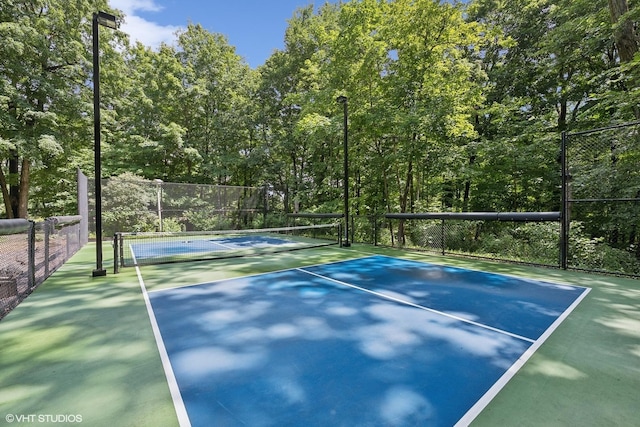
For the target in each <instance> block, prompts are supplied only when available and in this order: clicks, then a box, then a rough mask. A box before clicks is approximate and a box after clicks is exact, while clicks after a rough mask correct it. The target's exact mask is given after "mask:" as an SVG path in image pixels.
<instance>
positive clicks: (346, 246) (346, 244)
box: [342, 241, 351, 248]
mask: <svg viewBox="0 0 640 427" xmlns="http://www.w3.org/2000/svg"><path fill="white" fill-rule="evenodd" d="M350 246H351V243H349V242H348V241H345V242H342V247H343V248H348V247H350Z"/></svg>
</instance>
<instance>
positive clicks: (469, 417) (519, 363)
mask: <svg viewBox="0 0 640 427" xmlns="http://www.w3.org/2000/svg"><path fill="white" fill-rule="evenodd" d="M590 291H591V289H590V288H585V290H584V292H582V294H581V295H580V296H579V297H578V298H577V299H576V300H575V301H574V302H573V304H571V305H570V306H569V307H568V308H567V309H566V310H565V311H564V313H562V315H561V316H560V317H558V318H557V319H556V321H555V322H553V323H552V324H551V326H549V328H548V329H547V330H546V331H545V332H544V333H543V334H542V335H540V338H538V339H537V340H536V341H535V342H534V343H533V345H532V346H531V347H529V348H528V349H527V351H525V352H524V353H522V356H520V358H518V360H516V361H515V362H514V364H513V365H511V367H510V368H509V369H508V370H507V371H506V372H505V373H504V374H503V375H502V376H501V377H500V379H498V381H496V383H495V384H494V385H493V386H492V387H491V388H490V389H489V390H487V392H486V393H485V394H484V395H483V396H482V397H481V398H480V399H479V400H478V401H477V402H476V404H475V405H473V406H472V407H471V409H469V410H468V411H467V413H466V414H464V416H463V417H462V418H460V420H459V421H458V422H457V423H456V424H455V426H454V427H464V426H468V425H469V424H471V422H472V421H473V420H474V419H475V418H476V417H477V416H478V415H479V414H480V412H482V411H483V410H484V408H486V407H487V405H488V404H489V402H491V400H493V398H494V397H496V395H497V394H498V393H499V392H500V390H502V388H503V387H504V386H505V385H507V383H508V382H509V380H511V378H513V376H514V375H515V374H516V373H517V372H518V371H519V370H520V369H521V368H522V367H523V366H524V364H525V363H526V362H527V361H528V360H529V358H531V356H533V354H534V353H535V352H536V351H537V350H538V348H540V346H541V345H542V344H543V343H544V342H545V341H546V340H547V338H549V336H551V334H552V333H553V332H554V331H555V330H556V329H557V328H558V326H560V324H561V323H562V322H563V321H564V320H565V319H566V318H567V317H568V316H569V314H571V312H572V311H573V310H574V309H575V308H576V307H577V306H578V304H580V302H581V301H582V300H583V299H584V298H585V297H586V296H587V294H588V293H589V292H590Z"/></svg>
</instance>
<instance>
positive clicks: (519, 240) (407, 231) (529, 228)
mask: <svg viewBox="0 0 640 427" xmlns="http://www.w3.org/2000/svg"><path fill="white" fill-rule="evenodd" d="M470 214H472V213H470ZM480 214H485V213H480ZM517 214H520V213H517ZM549 214H553V215H550V218H546V219H543V220H538V221H536V220H530V219H516V220H495V219H494V220H481V219H454V218H438V219H425V218H414V219H398V218H392V217H391V218H386V219H385V218H384V217H382V218H380V217H378V218H377V221H375V222H372V219H371V218H367V223H368V224H375V234H373V233H370V234H369V235H368V237H367V236H364V235H361V234H356V236H361V237H364V239H362V240H360V241H361V242H363V243H373V244H379V245H384V246H393V247H402V248H406V249H414V250H420V251H425V252H433V253H435V254H439V255H463V256H468V257H475V258H482V259H490V260H496V261H509V262H518V263H522V264H531V265H541V266H549V267H558V266H559V262H560V225H561V224H560V221H559V212H549ZM409 215H411V214H409ZM434 215H442V216H447V213H441V214H434ZM462 215H464V214H462ZM390 216H393V214H391V215H390ZM553 217H555V218H553ZM358 222H362V220H360V221H358V220H356V223H358ZM369 228H373V227H371V226H369ZM374 236H375V237H374ZM374 239H375V241H374Z"/></svg>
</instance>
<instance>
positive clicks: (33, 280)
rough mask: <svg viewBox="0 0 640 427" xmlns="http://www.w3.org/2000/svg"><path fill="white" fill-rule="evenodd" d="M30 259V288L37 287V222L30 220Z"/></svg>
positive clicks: (28, 271)
mask: <svg viewBox="0 0 640 427" xmlns="http://www.w3.org/2000/svg"><path fill="white" fill-rule="evenodd" d="M29 223H30V227H29V238H28V239H29V243H28V246H29V252H28V253H29V255H28V257H29V261H28V264H29V265H28V267H27V273H28V275H29V290H31V289H33V288H35V287H36V223H35V221H31V220H29Z"/></svg>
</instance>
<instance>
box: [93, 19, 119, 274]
mask: <svg viewBox="0 0 640 427" xmlns="http://www.w3.org/2000/svg"><path fill="white" fill-rule="evenodd" d="M99 25H102V26H105V27H107V28H111V29H116V28H117V27H118V22H117V21H116V17H115V16H114V15H111V14H110V13H106V12H97V13H94V14H93V27H92V36H93V135H94V148H93V150H94V163H95V186H96V189H95V193H96V269H95V270H93V277H99V276H106V275H107V270H105V269H104V268H103V267H102V168H101V164H100V61H99V57H98V55H99V50H100V44H99V43H98V41H99V38H98V33H99V31H98V26H99Z"/></svg>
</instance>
